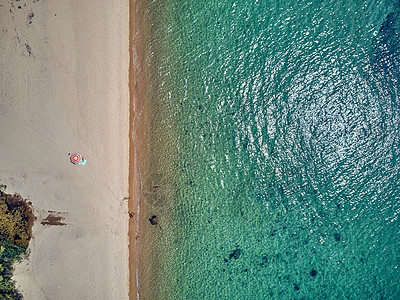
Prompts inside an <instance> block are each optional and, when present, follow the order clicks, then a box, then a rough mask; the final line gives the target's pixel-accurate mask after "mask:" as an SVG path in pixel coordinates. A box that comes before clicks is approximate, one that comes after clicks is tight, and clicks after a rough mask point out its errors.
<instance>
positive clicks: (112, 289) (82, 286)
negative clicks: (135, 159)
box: [0, 0, 129, 299]
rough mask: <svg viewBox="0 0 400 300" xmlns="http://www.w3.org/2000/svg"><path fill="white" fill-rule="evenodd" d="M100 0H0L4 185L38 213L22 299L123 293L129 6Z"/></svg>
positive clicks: (19, 277)
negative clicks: (78, 160) (72, 156)
mask: <svg viewBox="0 0 400 300" xmlns="http://www.w3.org/2000/svg"><path fill="white" fill-rule="evenodd" d="M96 4H97V5H94V4H93V2H90V1H87V0H84V1H73V2H71V1H67V2H66V1H60V0H56V1H44V0H42V1H41V0H37V1H29V2H24V1H14V0H12V1H9V2H8V3H6V2H3V3H2V5H0V28H1V31H0V41H1V43H0V53H1V54H0V69H1V70H2V72H1V74H0V112H1V118H0V126H1V129H2V136H1V139H0V153H1V154H2V157H3V160H2V164H1V166H0V184H5V185H7V192H8V193H14V192H16V193H19V194H21V196H22V197H23V198H26V199H27V200H28V201H30V202H32V206H33V209H34V213H35V216H36V217H37V220H36V221H35V224H34V227H33V239H32V240H31V242H30V246H29V251H30V254H29V256H28V257H27V259H24V260H23V261H22V262H21V263H19V264H18V265H17V266H16V270H15V280H16V283H17V287H18V289H19V290H20V292H21V293H22V294H23V295H24V297H25V299H127V298H128V293H129V266H128V257H129V252H128V244H129V239H128V222H129V217H128V198H129V191H128V172H129V141H128V138H127V137H128V135H129V132H128V131H129V87H128V80H129V76H128V71H129V69H128V68H129V51H128V49H129V9H128V8H129V7H128V6H129V3H128V2H127V1H112V2H109V1H101V3H96ZM99 4H100V5H99ZM75 151H78V152H80V153H81V154H82V155H83V156H84V158H85V159H87V164H86V165H85V166H76V165H72V164H71V163H70V161H69V155H68V153H72V152H75ZM46 220H58V221H57V222H55V224H53V225H51V224H49V222H46ZM50 223H51V222H50Z"/></svg>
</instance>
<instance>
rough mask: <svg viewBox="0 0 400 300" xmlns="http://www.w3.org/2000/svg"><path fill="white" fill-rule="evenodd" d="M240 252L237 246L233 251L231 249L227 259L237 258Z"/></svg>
mask: <svg viewBox="0 0 400 300" xmlns="http://www.w3.org/2000/svg"><path fill="white" fill-rule="evenodd" d="M241 254H242V250H240V249H239V248H237V249H236V250H235V251H233V252H232V253H231V254H229V259H232V258H233V259H238V258H239V257H240V255H241Z"/></svg>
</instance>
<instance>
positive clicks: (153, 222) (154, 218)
mask: <svg viewBox="0 0 400 300" xmlns="http://www.w3.org/2000/svg"><path fill="white" fill-rule="evenodd" d="M156 219H157V216H155V215H153V216H151V218H149V221H150V223H151V225H157V224H158V222H157V220H156Z"/></svg>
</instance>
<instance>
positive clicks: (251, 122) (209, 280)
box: [149, 0, 400, 299]
mask: <svg viewBox="0 0 400 300" xmlns="http://www.w3.org/2000/svg"><path fill="white" fill-rule="evenodd" d="M153 5H156V4H153ZM396 5H397V4H396V2H395V1H378V2H377V1H354V0H353V1H339V2H337V1H323V2H322V3H321V1H305V2H298V1H289V2H287V1H286V2H285V4H282V3H281V2H280V1H256V0H254V1H222V2H221V1H215V2H213V1H196V2H192V1H190V2H185V1H183V2H181V1H180V2H179V3H178V2H176V1H165V3H164V4H163V5H161V6H157V9H159V10H160V13H162V16H163V17H160V19H159V22H160V23H157V26H156V25H153V27H152V28H153V33H152V34H153V35H154V36H157V37H158V39H157V40H154V43H159V45H158V48H157V49H163V52H162V53H161V52H160V53H155V54H154V55H159V56H158V57H157V62H158V63H159V65H158V66H157V67H156V68H155V69H156V70H157V71H155V72H157V76H161V77H162V78H165V86H163V94H162V95H161V96H160V99H159V101H163V102H167V103H169V105H170V109H171V113H170V114H171V118H173V119H174V120H177V123H176V124H178V125H177V128H176V130H177V131H178V132H177V143H178V146H177V148H178V150H177V151H178V154H177V155H178V166H177V170H176V174H177V175H176V176H178V177H179V180H178V181H179V184H178V186H177V188H176V193H175V194H173V196H171V199H170V200H171V201H173V203H174V211H173V216H174V219H173V221H171V223H170V224H169V226H168V228H166V229H165V231H164V233H163V239H162V240H160V241H159V247H160V251H164V253H165V255H164V257H165V258H166V260H167V261H166V263H165V273H164V275H163V276H164V278H163V279H162V280H160V284H161V285H164V287H162V286H161V287H158V290H157V291H159V293H162V292H165V293H166V294H165V295H168V296H170V297H171V298H173V299H270V298H271V299H311V298H313V299H343V298H351V299H371V298H373V299H379V298H382V299H395V298H396V297H399V296H400V290H399V285H398V283H399V280H400V273H399V263H400V257H399V252H398V249H399V237H400V234H399V220H398V214H399V212H400V208H399V194H400V193H399V192H400V190H399V167H400V161H399V137H400V135H399V93H398V79H399V57H400V56H399V55H398V54H399V49H398V45H399V41H398V34H399V33H400V21H399V9H400V8H399V7H397V6H396ZM150 6H151V5H150ZM150 8H151V7H150ZM154 9H156V8H155V7H154ZM149 53H151V51H150V50H149ZM152 55H153V54H152ZM171 130H172V129H171ZM167 286H168V287H167Z"/></svg>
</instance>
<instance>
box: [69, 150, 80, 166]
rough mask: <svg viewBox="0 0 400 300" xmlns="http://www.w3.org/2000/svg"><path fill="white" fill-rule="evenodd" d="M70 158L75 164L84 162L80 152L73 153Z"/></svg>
mask: <svg viewBox="0 0 400 300" xmlns="http://www.w3.org/2000/svg"><path fill="white" fill-rule="evenodd" d="M70 160H71V162H72V163H73V164H74V165H76V164H79V163H80V162H82V155H81V154H80V153H78V152H75V153H72V154H71V157H70Z"/></svg>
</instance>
